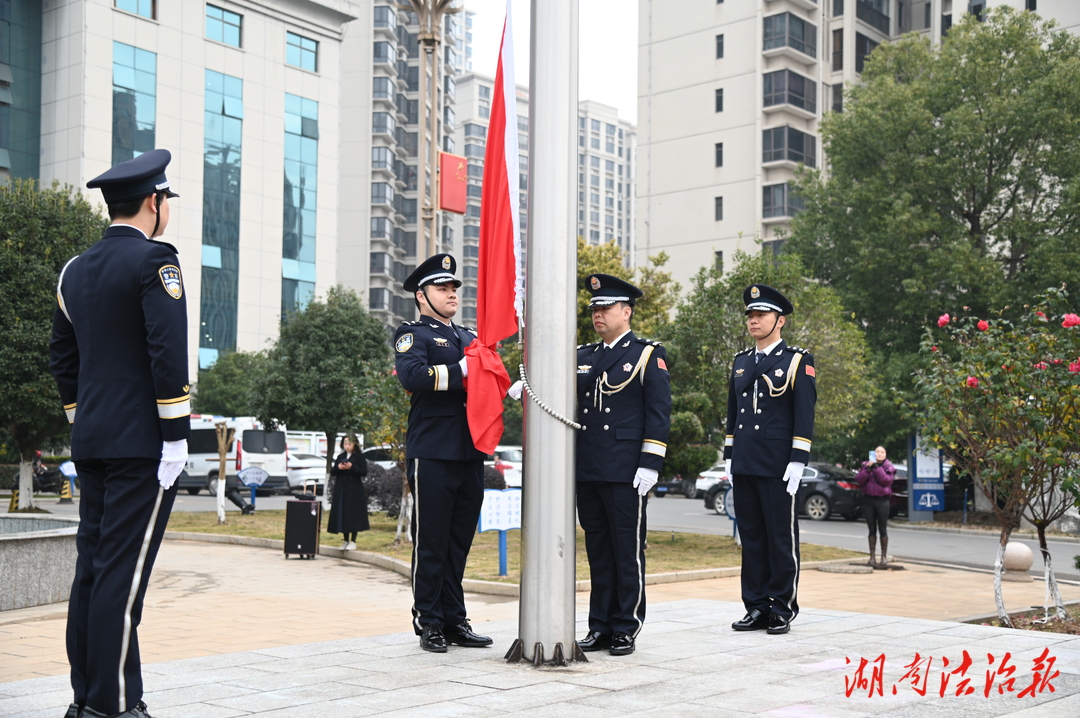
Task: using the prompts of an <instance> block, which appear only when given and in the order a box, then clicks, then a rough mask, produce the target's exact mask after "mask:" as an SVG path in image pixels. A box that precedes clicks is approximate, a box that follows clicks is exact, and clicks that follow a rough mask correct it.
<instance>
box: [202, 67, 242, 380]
mask: <svg viewBox="0 0 1080 718" xmlns="http://www.w3.org/2000/svg"><path fill="white" fill-rule="evenodd" d="M204 77H205V86H206V95H205V98H206V104H205V111H204V115H203V124H204V130H203V132H204V134H203V219H202V255H203V261H202V290H201V295H202V296H201V299H200V302H199V317H200V319H199V365H200V367H201V368H205V367H207V366H209V365H210V364H212V363H213V362H214V360H215V359H216V358H217V356H218V354H219V353H220V352H222V351H228V350H230V349H234V348H235V347H236V314H237V306H238V301H237V297H238V292H237V288H238V277H239V266H238V265H239V250H240V246H239V245H240V164H241V161H240V158H241V137H242V136H243V131H242V127H243V116H244V111H243V105H244V103H243V98H244V94H243V89H244V85H243V82H241V80H240V79H239V78H237V77H230V76H229V75H223V74H221V73H219V72H213V71H212V70H207V71H206V74H205V76H204Z"/></svg>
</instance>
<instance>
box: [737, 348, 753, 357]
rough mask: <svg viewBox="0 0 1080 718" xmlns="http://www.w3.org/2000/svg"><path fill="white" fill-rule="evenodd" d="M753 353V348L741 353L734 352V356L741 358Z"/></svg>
mask: <svg viewBox="0 0 1080 718" xmlns="http://www.w3.org/2000/svg"><path fill="white" fill-rule="evenodd" d="M753 353H754V347H750V348H749V349H743V350H742V351H741V352H736V353H735V356H737V357H742V356H747V355H748V354H753Z"/></svg>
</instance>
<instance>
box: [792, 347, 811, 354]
mask: <svg viewBox="0 0 1080 718" xmlns="http://www.w3.org/2000/svg"><path fill="white" fill-rule="evenodd" d="M786 349H788V350H789V351H793V352H796V353H798V354H809V353H810V350H809V349H803V348H802V347H792V346H789V347H786Z"/></svg>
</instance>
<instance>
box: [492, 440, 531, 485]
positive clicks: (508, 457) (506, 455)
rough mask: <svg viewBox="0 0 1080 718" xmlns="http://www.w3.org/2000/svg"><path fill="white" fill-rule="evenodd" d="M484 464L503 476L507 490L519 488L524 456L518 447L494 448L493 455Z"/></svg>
mask: <svg viewBox="0 0 1080 718" xmlns="http://www.w3.org/2000/svg"><path fill="white" fill-rule="evenodd" d="M484 464H485V465H486V466H493V467H495V470H496V471H498V472H499V473H500V474H502V475H503V480H504V481H506V487H507V488H515V489H517V488H521V472H522V470H523V469H524V464H525V455H524V452H523V451H522V450H521V447H520V446H496V447H495V453H494V454H492V455H491V456H489V457H488V458H487V461H485V462H484Z"/></svg>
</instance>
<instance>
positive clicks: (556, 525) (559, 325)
mask: <svg viewBox="0 0 1080 718" xmlns="http://www.w3.org/2000/svg"><path fill="white" fill-rule="evenodd" d="M531 17H532V42H531V48H530V62H529V67H530V82H529V202H528V213H529V214H528V220H529V221H528V243H527V259H526V263H527V273H526V276H527V278H528V280H529V281H527V282H526V307H528V311H527V316H526V321H525V340H526V341H525V363H526V365H527V366H528V367H529V370H530V374H531V376H530V384H531V387H532V389H533V390H535V392H536V394H537V395H538V396H540V397H543V399H544V400H545V401H546V402H547V403H548V404H550V406H551V408H552V409H553V410H554V411H555V412H556V413H558V414H561V415H563V416H567V417H573V416H575V415H576V412H575V410H574V408H575V391H574V385H575V380H576V376H575V373H574V372H575V364H576V362H575V345H576V340H575V329H576V322H575V321H574V312H575V309H576V298H577V291H576V286H575V285H576V280H575V278H576V276H577V238H576V229H575V228H576V226H577V224H576V221H575V220H576V217H575V210H576V207H577V203H576V194H575V192H576V187H577V185H576V182H575V180H576V178H577V176H576V172H577V169H576V168H577V161H576V159H577V144H576V137H577V54H578V37H577V34H578V2H577V0H533V1H532V15H531ZM523 491H524V495H523V497H522V576H521V603H520V614H519V618H518V630H519V633H518V635H519V642H518V643H517V644H516V645H517V646H518V647H519V649H520V651H521V654H520V657H521V659H524V660H528V661H531V662H532V663H534V664H536V665H539V664H541V663H545V662H551V661H554V662H556V663H565V662H566V661H567V660H585V655H584V654H583V653H581V652H580V650H577V645H576V644H575V643H574V628H575V568H576V565H575V564H576V553H577V552H576V548H575V542H576V521H575V509H574V506H575V504H574V432H573V430H572V429H570V428H568V427H567V426H566V425H564V424H563V423H561V422H560V421H559V420H557V419H556V418H554V417H553V416H551V415H549V414H547V413H545V412H544V411H541V410H539V408H538V407H537V406H536V405H535V404H532V403H528V402H527V403H526V405H525V482H524V487H523Z"/></svg>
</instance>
